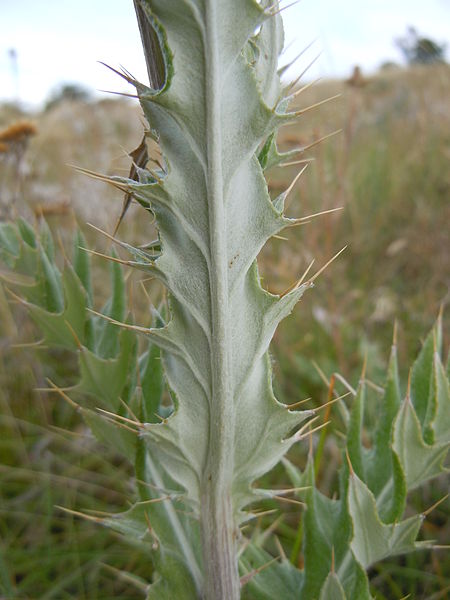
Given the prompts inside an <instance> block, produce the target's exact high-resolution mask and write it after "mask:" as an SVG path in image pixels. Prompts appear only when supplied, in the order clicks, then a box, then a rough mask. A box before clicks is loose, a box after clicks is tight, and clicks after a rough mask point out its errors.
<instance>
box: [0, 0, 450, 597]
mask: <svg viewBox="0 0 450 600" xmlns="http://www.w3.org/2000/svg"><path fill="white" fill-rule="evenodd" d="M367 4H368V3H367ZM367 4H366V3H361V2H356V1H353V0H346V1H345V2H339V3H336V2H333V0H303V1H302V2H301V3H299V4H297V5H295V6H292V7H289V8H287V9H286V11H285V13H284V15H285V26H286V46H287V49H286V51H285V53H284V55H283V56H282V57H281V64H280V66H284V65H288V64H290V62H291V61H293V60H294V58H295V57H296V56H298V55H299V54H301V56H300V57H299V58H298V60H296V62H295V63H293V64H292V65H291V66H290V67H289V68H288V69H287V70H286V72H285V75H284V79H285V82H286V85H289V84H290V82H293V81H295V80H296V79H297V78H298V77H299V76H300V75H302V73H303V72H304V71H305V69H307V67H309V66H310V65H311V66H310V68H309V69H308V71H307V72H306V73H305V74H304V75H303V76H302V78H301V80H300V81H299V82H297V83H296V84H295V85H296V86H297V87H299V86H301V85H304V84H306V83H308V82H312V81H314V80H315V79H317V78H320V80H319V81H318V82H317V83H316V84H315V85H313V86H312V87H310V88H309V89H308V90H306V91H305V92H304V93H302V94H301V95H300V96H299V97H298V98H297V100H296V106H297V107H298V108H304V107H306V106H308V105H310V104H314V103H316V102H319V101H321V100H323V99H326V98H327V97H331V96H335V95H336V94H340V97H339V98H338V99H336V100H333V101H332V102H330V103H327V104H325V105H323V106H321V107H319V108H317V109H315V110H312V111H311V112H308V113H307V114H305V115H304V116H303V117H302V118H301V119H300V120H299V122H298V124H296V125H293V126H291V127H285V128H283V129H282V131H281V132H280V136H279V142H280V148H281V150H285V151H287V150H291V149H293V148H296V147H298V146H302V147H308V146H311V148H310V150H308V151H307V152H306V153H305V156H307V157H311V158H312V159H314V160H313V161H312V163H311V165H310V166H309V168H308V169H307V171H306V172H305V173H304V175H303V176H302V177H301V179H300V181H299V183H298V184H297V185H296V187H295V188H294V191H293V192H292V194H291V196H290V203H289V208H288V213H289V215H290V216H307V215H309V214H312V213H316V212H319V211H322V210H327V209H331V208H335V207H343V210H342V211H339V212H337V213H334V214H330V215H325V216H323V217H321V218H319V219H315V220H313V221H312V222H311V223H310V224H308V225H305V226H303V227H297V228H293V229H291V230H289V231H287V232H286V234H283V235H284V237H286V238H287V239H272V240H271V241H270V242H269V243H268V244H267V246H266V247H265V248H264V250H263V252H262V255H261V257H260V271H261V274H262V277H263V281H264V285H265V286H266V287H267V289H269V290H270V291H273V292H282V291H283V290H285V289H286V288H288V287H289V286H290V285H291V284H292V283H293V282H294V281H295V280H296V279H298V278H299V276H300V275H301V274H302V272H303V271H304V270H305V269H306V267H307V266H308V265H309V264H310V262H311V260H312V259H315V261H316V263H315V264H316V266H317V267H320V266H321V265H323V264H324V263H325V262H326V261H327V260H328V259H329V258H330V257H331V256H333V255H334V254H335V253H336V252H337V251H338V250H340V249H341V248H342V247H343V246H344V245H345V244H348V248H347V250H346V251H345V252H344V254H343V255H342V256H340V257H339V259H338V260H337V261H336V262H335V263H333V265H331V266H330V267H329V269H328V270H327V271H326V272H325V273H324V274H323V275H322V276H321V277H320V279H319V280H318V281H317V285H316V287H315V289H314V290H312V291H311V292H309V293H308V294H307V295H306V296H305V298H304V299H303V300H302V302H301V303H300V305H299V306H298V307H297V308H296V310H295V311H294V313H293V315H291V317H290V318H289V319H288V320H287V321H285V322H284V323H282V325H281V327H280V329H279V330H278V332H277V334H276V337H275V340H274V343H273V345H272V357H273V368H274V372H275V387H276V392H277V394H278V397H279V398H280V400H282V401H285V402H295V401H297V400H300V399H302V398H306V397H311V398H312V402H314V403H315V404H321V403H323V402H324V401H325V400H326V397H327V387H326V385H324V382H323V379H324V376H325V377H326V378H329V377H330V376H331V375H332V374H333V373H335V372H337V373H340V374H341V375H342V377H344V378H345V379H346V380H347V381H348V382H349V383H350V384H351V385H352V386H355V385H356V384H357V381H358V379H359V376H360V373H361V369H362V364H363V362H364V360H365V359H366V358H367V363H368V371H367V378H368V380H369V381H370V382H372V383H373V384H374V389H376V386H377V385H382V384H383V377H384V373H385V368H386V364H387V359H388V356H389V349H390V345H391V340H392V331H393V327H394V322H396V323H397V327H398V344H399V357H400V364H401V375H402V378H403V381H404V382H405V381H406V377H407V371H408V367H409V366H410V364H411V362H412V360H413V358H414V357H415V356H416V354H417V352H418V350H419V349H420V345H421V340H422V339H423V338H424V336H425V335H426V333H427V332H428V330H429V329H430V327H431V326H432V324H433V322H434V320H435V319H436V317H437V315H438V312H439V310H440V307H441V306H444V323H445V324H446V325H447V328H446V329H445V331H446V332H448V309H447V310H445V306H446V305H447V304H448V300H449V283H450V250H449V248H450V240H449V227H448V224H449V223H450V202H449V199H450V170H449V168H448V165H449V159H450V106H449V103H448V98H449V94H450V68H449V65H448V62H447V61H448V59H449V46H448V44H449V43H450V27H449V24H450V4H449V3H448V1H447V0H429V1H428V2H427V3H426V5H424V3H423V2H418V1H416V0H413V1H411V0H410V1H403V0H391V1H390V2H387V1H385V0H379V1H378V2H377V3H376V4H375V6H374V5H373V4H374V3H372V4H371V6H368V5H367ZM283 5H286V6H288V5H289V1H287V2H284V3H283ZM97 61H104V62H106V63H107V64H109V65H111V66H113V67H115V68H117V67H119V66H120V65H123V66H124V67H125V68H127V69H128V70H129V71H130V72H131V73H132V74H133V75H135V76H136V77H137V78H138V79H139V78H140V79H142V80H144V81H146V68H145V64H144V60H143V58H142V52H141V46H140V38H139V33H138V29H137V26H136V23H135V16H134V11H133V7H132V3H131V2H130V1H126V2H125V1H124V0H116V1H115V2H114V3H111V2H110V1H106V0H96V2H95V3H93V2H88V1H87V0H78V1H77V2H74V1H72V0H69V1H67V2H56V1H51V0H40V1H39V2H36V1H34V0H18V1H17V2H14V3H12V2H9V1H8V0H0V219H1V220H7V219H12V218H16V217H18V216H25V217H26V218H27V219H28V220H29V221H30V222H32V223H38V222H39V221H40V220H41V219H42V218H45V219H46V221H47V222H48V224H49V226H50V228H51V230H52V231H53V233H54V234H55V236H57V237H59V238H60V239H61V243H62V245H63V246H66V247H68V245H69V244H70V239H71V237H72V235H73V230H74V227H75V226H76V224H78V225H79V226H80V227H81V228H82V229H83V231H84V233H85V235H86V236H87V238H88V241H89V247H90V248H95V249H96V250H98V251H100V252H104V251H105V249H107V244H106V243H105V241H104V240H103V239H101V238H100V236H99V235H96V234H94V233H93V232H92V230H91V229H89V228H88V227H87V226H86V225H85V223H86V222H87V221H89V222H91V223H93V224H94V225H96V226H98V227H101V228H104V229H106V230H107V231H109V232H112V230H113V228H114V225H115V223H116V220H117V218H118V216H119V214H120V209H121V206H122V201H123V197H122V195H121V194H120V192H118V191H117V190H114V189H112V188H109V187H107V186H106V185H105V184H102V183H101V182H98V181H94V180H92V179H90V178H88V177H85V176H82V175H80V174H79V173H77V172H76V171H75V170H74V169H73V168H72V167H71V165H76V166H80V167H83V168H88V169H91V170H93V171H96V172H99V173H104V174H107V175H112V174H118V175H127V174H128V172H129V170H130V164H131V159H130V156H129V152H130V151H132V150H134V149H135V148H136V147H137V146H138V145H139V143H140V141H141V139H142V133H143V123H144V120H143V117H142V112H141V110H140V107H139V106H138V104H137V102H136V101H133V100H132V99H129V98H126V97H121V96H116V95H113V94H110V93H105V92H103V91H100V90H109V91H111V92H124V93H133V90H132V89H131V88H130V87H129V86H127V85H126V84H125V83H124V82H123V81H122V80H120V79H119V78H118V77H117V76H115V75H114V74H113V73H111V72H110V71H109V70H108V69H107V68H105V67H104V66H103V65H101V64H99V63H98V62H97ZM336 131H339V132H338V133H337V134H336V135H332V136H331V137H329V138H327V139H325V140H324V141H323V142H321V143H317V142H319V141H320V140H321V139H322V138H324V137H326V136H328V135H329V134H333V133H334V132H336ZM297 169H298V166H297V167H296V166H292V167H286V168H282V169H280V168H279V169H273V170H272V171H271V172H269V189H270V192H271V194H272V195H273V196H274V197H275V196H276V195H278V194H279V193H280V192H281V191H282V190H284V189H285V188H286V187H287V185H289V183H290V182H291V181H292V179H293V178H294V176H295V175H296V173H297ZM144 214H145V213H143V212H142V211H141V210H140V209H139V208H138V207H132V208H131V209H130V211H129V212H128V213H127V216H126V218H125V220H124V222H123V224H122V225H121V228H120V230H119V237H122V238H123V239H125V240H127V241H132V242H137V243H143V242H146V241H149V240H150V239H151V237H152V234H153V231H152V226H151V225H150V224H149V223H147V222H146V220H145V219H142V216H143V215H144ZM94 273H95V291H96V294H97V299H98V306H101V304H102V303H103V301H104V300H105V298H106V296H107V293H108V289H107V283H106V282H107V270H106V267H105V265H104V264H103V262H102V261H101V260H100V259H94ZM129 281H130V286H131V288H133V286H134V287H135V288H136V289H135V293H134V294H133V310H134V312H135V315H136V320H139V318H141V320H142V319H144V320H145V319H146V318H147V306H146V299H145V298H143V297H142V294H141V293H139V289H140V288H139V287H138V284H139V277H137V276H135V275H133V276H132V277H130V279H129ZM152 285H153V284H152ZM133 289H134V288H133ZM149 293H150V294H151V296H152V299H154V300H155V301H157V299H158V298H160V297H161V296H162V293H163V292H162V290H161V289H160V288H158V286H157V284H154V286H153V288H152V289H151V290H149ZM36 339H37V333H36V331H35V330H34V328H33V326H32V325H31V324H30V323H29V321H28V320H27V318H26V315H25V314H23V313H21V312H20V310H18V309H17V307H15V306H13V305H12V304H11V303H10V302H8V300H7V296H6V294H5V292H4V290H3V288H1V287H0V453H1V460H0V490H1V491H0V597H7V598H10V597H11V598H33V599H34V598H56V599H58V600H59V599H62V598H77V599H81V598H86V599H94V598H113V597H120V598H121V599H122V600H123V599H125V598H141V597H142V593H141V591H140V590H139V586H136V585H134V583H133V582H130V581H127V580H123V579H121V578H120V577H119V576H118V575H117V573H116V572H114V571H113V570H111V567H112V568H115V567H117V568H126V569H127V570H128V571H134V572H137V573H139V572H142V573H145V571H146V564H145V561H143V560H142V557H140V556H139V554H138V553H137V552H135V551H133V550H130V549H129V548H128V547H126V546H125V545H123V544H122V542H121V541H120V540H119V539H118V538H117V537H116V536H114V534H112V533H110V532H108V531H104V530H101V529H99V528H97V527H96V526H95V525H94V524H92V523H89V522H81V521H79V520H77V519H76V518H74V517H70V516H67V515H64V514H63V513H61V512H59V511H58V510H56V509H55V505H63V506H66V507H72V508H75V509H80V508H83V509H86V508H87V509H89V508H95V509H97V510H98V509H101V510H107V511H110V510H113V511H114V510H116V511H117V510H123V509H124V503H125V497H126V494H129V491H130V489H131V483H130V481H129V478H128V477H127V475H129V471H128V466H127V465H125V464H121V463H119V462H118V461H116V462H115V463H114V457H111V456H110V455H109V454H107V453H106V452H105V450H104V449H103V448H102V449H100V448H99V446H98V445H97V444H96V442H95V441H94V440H93V439H92V438H91V437H90V436H88V435H87V434H86V430H85V428H84V425H83V424H82V423H81V422H80V420H79V419H78V417H77V415H75V414H73V411H72V410H71V409H70V407H69V406H67V405H65V404H63V403H62V402H61V401H60V400H58V399H55V397H53V396H49V395H48V394H46V393H44V392H36V391H35V389H36V388H40V387H45V377H47V376H51V377H52V378H53V379H54V380H56V382H57V383H59V384H60V385H62V386H63V385H65V382H66V381H71V380H72V379H73V376H74V369H75V365H76V363H75V361H74V359H73V357H71V356H68V355H67V354H65V353H62V352H60V351H57V350H54V351H52V352H44V351H42V350H34V349H33V348H31V347H24V346H23V344H26V343H28V342H33V341H34V340H36ZM445 340H446V345H448V334H447V337H446V338H445ZM377 401H379V400H378V398H377V397H376V396H374V402H373V408H372V413H371V414H369V415H368V419H369V420H370V419H373V417H374V416H375V415H376V413H377V405H376V402H377ZM369 413H370V411H369ZM66 430H68V431H66ZM334 448H335V446H333V432H332V429H330V433H329V444H328V445H327V446H326V448H325V457H326V461H325V464H326V465H328V467H324V472H323V474H322V480H321V486H322V491H324V492H326V493H330V494H332V493H333V491H334V489H335V486H336V482H335V480H334V479H333V473H334V471H335V468H336V465H337V462H338V461H339V460H340V458H339V456H338V455H337V454H336V451H335V449H334ZM295 452H298V454H297V455H295V456H293V457H291V458H292V460H294V462H297V463H298V464H300V465H301V464H302V461H303V460H304V454H302V453H304V450H302V449H298V450H296V451H295ZM111 460H112V461H113V464H114V466H111ZM117 469H119V470H120V473H121V476H120V477H118V476H117ZM122 475H123V476H122ZM272 477H275V478H276V477H279V478H280V481H284V480H285V479H286V477H285V475H284V474H283V472H282V471H280V472H278V471H277V472H275V474H274V475H272ZM443 489H445V482H443V481H438V482H436V483H434V484H433V485H432V486H429V488H427V489H426V490H422V491H418V492H415V493H414V494H413V495H412V497H411V498H410V505H411V507H413V508H414V509H415V510H416V511H417V510H419V511H420V510H422V509H423V507H428V506H430V505H431V504H432V503H433V501H435V500H437V499H439V498H440V497H442V495H443ZM448 511H449V508H448V502H447V504H445V503H444V504H442V505H440V506H439V508H438V509H437V510H436V511H435V513H433V516H432V518H430V520H428V521H427V522H426V524H425V526H424V534H423V535H424V536H425V537H427V538H433V539H438V540H441V543H444V538H445V531H446V530H445V527H444V525H445V523H446V519H447V517H448ZM297 525H298V523H297V522H296V516H295V511H294V510H293V511H292V513H291V514H289V513H288V515H287V517H286V519H285V522H284V523H283V525H280V526H279V529H280V530H279V531H278V534H279V536H280V539H282V541H283V543H284V544H285V546H286V547H287V548H288V549H289V548H290V545H292V544H293V543H294V540H295V538H296V531H297ZM447 531H448V530H447ZM105 565H109V566H105ZM449 572H450V568H449V560H448V558H447V559H445V558H444V555H443V553H442V552H427V553H422V554H417V555H414V556H408V557H402V558H400V559H399V560H398V561H390V562H388V563H386V564H384V563H382V564H381V565H379V566H377V567H376V569H374V570H373V572H372V573H371V577H372V583H373V594H374V596H375V597H376V598H377V599H379V600H382V599H387V600H390V599H397V598H398V599H400V598H402V597H404V596H406V595H407V594H411V596H410V597H411V598H417V599H428V600H431V599H434V600H437V599H438V598H446V597H448V594H447V592H448V589H449V586H450V578H449V575H448V574H449ZM2 586H3V587H2ZM2 590H8V592H7V595H4V596H2ZM4 594H6V592H4Z"/></svg>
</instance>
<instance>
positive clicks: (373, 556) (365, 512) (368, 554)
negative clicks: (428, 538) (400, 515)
mask: <svg viewBox="0 0 450 600" xmlns="http://www.w3.org/2000/svg"><path fill="white" fill-rule="evenodd" d="M348 505H349V512H350V515H351V518H352V521H353V537H352V541H351V548H352V551H353V554H354V555H355V558H356V560H357V561H358V562H359V563H360V564H361V565H362V566H363V567H364V568H365V569H368V568H369V567H370V565H372V564H373V563H374V562H377V561H379V560H382V559H383V558H386V557H388V556H394V555H396V554H403V553H405V552H412V551H413V550H415V549H416V547H417V544H416V542H415V540H416V537H417V534H418V532H419V529H420V526H421V524H422V516H421V515H418V516H415V517H411V518H409V519H406V520H405V521H401V522H399V523H392V524H390V525H386V524H384V523H382V521H381V520H380V518H379V515H378V511H377V508H376V502H375V498H374V496H373V494H372V493H371V492H370V490H369V489H368V488H367V486H366V485H365V484H364V483H363V482H362V481H361V480H360V479H359V477H358V476H357V475H356V474H355V473H353V474H351V475H350V481H349V486H348Z"/></svg>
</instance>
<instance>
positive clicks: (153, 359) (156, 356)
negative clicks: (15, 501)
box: [140, 344, 164, 423]
mask: <svg viewBox="0 0 450 600" xmlns="http://www.w3.org/2000/svg"><path fill="white" fill-rule="evenodd" d="M140 375H141V376H140V379H141V387H142V419H143V420H144V421H145V422H146V423H159V422H160V419H158V414H159V408H160V404H161V399H162V394H163V390H164V379H163V368H162V362H161V353H160V350H159V348H158V347H157V346H154V345H152V344H151V345H150V347H149V349H148V350H147V352H146V353H145V354H144V355H143V356H142V357H141V359H140Z"/></svg>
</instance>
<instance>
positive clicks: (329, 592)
mask: <svg viewBox="0 0 450 600" xmlns="http://www.w3.org/2000/svg"><path fill="white" fill-rule="evenodd" d="M319 600H347V596H346V595H345V592H344V588H343V587H342V585H341V582H340V581H339V578H338V577H337V575H336V574H335V573H330V574H329V575H328V577H327V578H326V580H325V583H324V586H323V588H322V590H321V591H320V597H319Z"/></svg>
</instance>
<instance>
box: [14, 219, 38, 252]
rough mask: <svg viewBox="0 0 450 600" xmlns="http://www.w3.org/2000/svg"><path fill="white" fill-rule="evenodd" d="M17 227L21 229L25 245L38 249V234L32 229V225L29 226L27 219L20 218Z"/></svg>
mask: <svg viewBox="0 0 450 600" xmlns="http://www.w3.org/2000/svg"><path fill="white" fill-rule="evenodd" d="M17 226H18V228H19V233H20V237H21V238H22V239H23V241H24V242H25V244H27V245H28V246H30V247H31V248H37V246H38V244H37V240H36V233H35V232H34V229H33V228H32V227H31V225H29V223H27V222H26V221H25V219H22V217H20V218H19V219H18V221H17Z"/></svg>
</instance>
